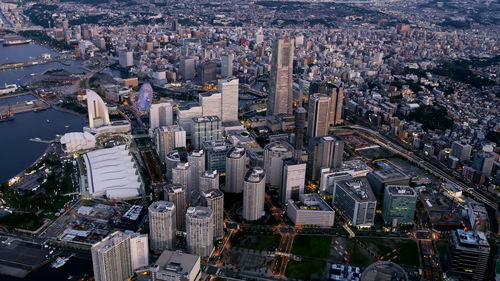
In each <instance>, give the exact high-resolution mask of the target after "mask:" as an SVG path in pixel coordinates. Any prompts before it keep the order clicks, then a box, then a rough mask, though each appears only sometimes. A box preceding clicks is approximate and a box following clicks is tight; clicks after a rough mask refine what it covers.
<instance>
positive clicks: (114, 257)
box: [91, 231, 133, 281]
mask: <svg viewBox="0 0 500 281" xmlns="http://www.w3.org/2000/svg"><path fill="white" fill-rule="evenodd" d="M91 252H92V265H93V268H94V278H95V280H96V281H123V280H127V279H128V278H130V277H132V275H133V268H132V259H131V253H130V236H129V235H128V234H125V233H123V232H120V231H117V232H114V233H113V234H111V235H109V236H108V237H106V238H104V239H103V240H101V241H100V242H98V243H96V244H94V245H93V246H92V248H91Z"/></svg>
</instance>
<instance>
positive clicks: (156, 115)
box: [149, 102, 174, 134]
mask: <svg viewBox="0 0 500 281" xmlns="http://www.w3.org/2000/svg"><path fill="white" fill-rule="evenodd" d="M172 124H174V117H173V109H172V104H171V103H168V102H163V103H155V104H152V105H151V108H150V109H149V132H150V134H151V133H152V132H153V131H154V129H156V128H159V127H162V126H167V125H172Z"/></svg>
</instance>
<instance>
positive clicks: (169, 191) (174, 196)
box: [164, 184, 187, 229]
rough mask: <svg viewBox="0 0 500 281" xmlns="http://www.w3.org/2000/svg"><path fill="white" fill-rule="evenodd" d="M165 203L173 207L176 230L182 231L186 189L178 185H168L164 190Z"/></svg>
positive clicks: (185, 206)
mask: <svg viewBox="0 0 500 281" xmlns="http://www.w3.org/2000/svg"><path fill="white" fill-rule="evenodd" d="M164 192H165V194H164V198H165V201H166V200H168V201H169V202H172V203H174V205H175V216H176V218H175V223H176V228H177V229H184V223H185V216H184V215H185V213H186V209H187V204H186V188H185V187H184V186H182V185H180V184H169V185H168V186H166V187H165V190H164Z"/></svg>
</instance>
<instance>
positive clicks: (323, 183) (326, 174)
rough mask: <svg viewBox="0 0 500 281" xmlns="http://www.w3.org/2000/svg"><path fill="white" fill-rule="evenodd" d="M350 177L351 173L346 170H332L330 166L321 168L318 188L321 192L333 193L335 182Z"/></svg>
mask: <svg viewBox="0 0 500 281" xmlns="http://www.w3.org/2000/svg"><path fill="white" fill-rule="evenodd" d="M349 179H352V174H351V173H348V172H346V171H337V172H335V171H332V170H331V169H330V168H324V169H322V170H321V180H320V186H319V190H320V192H321V194H331V195H333V194H335V192H334V188H335V182H336V181H341V180H349Z"/></svg>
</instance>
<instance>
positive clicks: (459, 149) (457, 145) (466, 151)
mask: <svg viewBox="0 0 500 281" xmlns="http://www.w3.org/2000/svg"><path fill="white" fill-rule="evenodd" d="M471 151H472V146H471V145H470V144H464V143H461V142H459V141H454V142H453V143H452V144H451V152H450V155H451V156H455V157H457V158H458V160H460V162H464V161H469V159H470V153H471Z"/></svg>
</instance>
